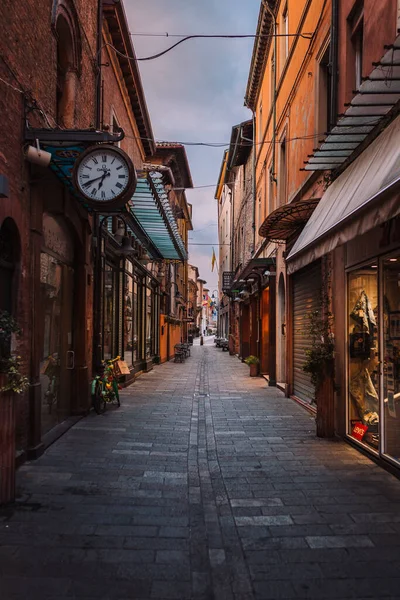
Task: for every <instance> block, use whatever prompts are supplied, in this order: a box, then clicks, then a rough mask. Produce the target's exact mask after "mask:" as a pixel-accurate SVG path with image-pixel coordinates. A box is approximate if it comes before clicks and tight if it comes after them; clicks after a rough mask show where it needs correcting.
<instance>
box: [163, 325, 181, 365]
mask: <svg viewBox="0 0 400 600" xmlns="http://www.w3.org/2000/svg"><path fill="white" fill-rule="evenodd" d="M165 318H166V316H165V315H160V360H161V362H162V363H163V362H166V360H167V341H168V328H169V357H170V359H171V358H173V356H174V346H175V344H180V342H181V331H182V326H181V325H172V324H171V323H166V322H165Z"/></svg>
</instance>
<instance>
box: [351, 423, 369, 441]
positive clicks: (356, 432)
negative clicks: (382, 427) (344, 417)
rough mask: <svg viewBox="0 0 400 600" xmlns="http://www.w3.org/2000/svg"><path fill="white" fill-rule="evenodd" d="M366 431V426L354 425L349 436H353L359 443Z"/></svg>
mask: <svg viewBox="0 0 400 600" xmlns="http://www.w3.org/2000/svg"><path fill="white" fill-rule="evenodd" d="M367 430H368V427H367V425H363V424H362V423H355V424H354V427H353V430H352V432H351V435H352V436H353V438H355V439H356V440H358V441H359V442H361V440H362V439H363V437H364V435H365V433H366V431H367Z"/></svg>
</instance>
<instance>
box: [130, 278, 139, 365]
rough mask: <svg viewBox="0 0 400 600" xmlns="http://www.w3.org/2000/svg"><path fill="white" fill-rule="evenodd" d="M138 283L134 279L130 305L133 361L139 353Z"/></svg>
mask: <svg viewBox="0 0 400 600" xmlns="http://www.w3.org/2000/svg"><path fill="white" fill-rule="evenodd" d="M138 298H139V296H138V283H137V281H136V279H135V280H134V282H133V305H132V309H133V310H132V325H133V332H132V346H133V362H134V363H135V362H136V361H137V360H138V358H139V354H138V348H139V341H138V340H139V338H138V336H139V321H138V316H139V305H138Z"/></svg>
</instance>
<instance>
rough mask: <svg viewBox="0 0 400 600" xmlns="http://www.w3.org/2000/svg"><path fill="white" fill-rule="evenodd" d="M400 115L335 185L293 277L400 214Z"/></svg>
mask: <svg viewBox="0 0 400 600" xmlns="http://www.w3.org/2000/svg"><path fill="white" fill-rule="evenodd" d="M399 183H400V117H397V118H396V119H395V121H393V123H391V124H390V125H389V126H388V127H387V129H385V131H383V133H381V135H380V136H379V137H378V138H377V139H376V140H374V141H373V142H372V144H371V145H370V146H368V147H367V148H366V150H364V152H363V153H362V154H361V155H360V156H359V157H358V158H357V159H356V160H355V161H354V162H353V163H352V164H351V165H350V166H349V167H348V168H347V169H346V170H345V171H344V172H343V173H342V174H341V175H340V176H339V177H338V178H337V179H336V180H335V181H334V182H333V183H332V185H331V186H330V187H329V188H328V189H327V191H326V192H325V194H324V195H323V196H322V198H321V200H320V202H319V204H318V206H317V208H316V209H315V211H314V213H313V214H312V215H311V217H310V219H309V221H308V222H307V225H306V226H305V228H304V229H303V231H302V233H301V234H300V236H299V239H298V240H297V242H296V243H295V245H294V246H293V248H292V250H291V252H290V254H289V256H288V258H287V261H288V273H294V272H295V271H298V270H299V269H301V268H303V267H305V266H306V265H308V264H309V263H311V262H313V261H314V260H317V259H318V258H320V257H321V256H323V255H324V254H327V253H328V252H331V251H332V250H333V249H334V248H336V247H337V246H340V245H342V244H345V243H346V242H348V241H350V240H352V239H353V238H355V237H356V236H358V235H361V234H363V233H366V232H367V231H369V230H370V229H372V228H373V227H375V226H376V225H380V224H382V223H385V222H386V221H387V220H388V219H391V218H393V217H395V216H397V215H398V214H400V185H399Z"/></svg>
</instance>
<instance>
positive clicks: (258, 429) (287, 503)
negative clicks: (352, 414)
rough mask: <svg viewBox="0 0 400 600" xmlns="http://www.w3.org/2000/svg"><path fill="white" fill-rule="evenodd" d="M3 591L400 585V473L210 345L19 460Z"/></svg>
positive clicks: (351, 593) (221, 592)
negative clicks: (319, 427) (323, 430)
mask: <svg viewBox="0 0 400 600" xmlns="http://www.w3.org/2000/svg"><path fill="white" fill-rule="evenodd" d="M18 491H19V501H18V504H17V506H16V507H14V508H12V509H9V510H8V511H7V512H4V511H3V512H2V513H1V517H0V519H1V521H0V527H1V529H0V531H1V535H0V543H1V548H0V598H1V600H14V599H15V600H17V599H18V600H26V599H28V598H29V600H47V599H52V600H56V599H59V598H77V599H79V600H84V599H87V600H89V599H93V600H94V599H96V600H130V599H133V598H141V599H143V600H145V599H151V598H154V599H159V600H161V599H165V600H166V599H170V598H175V599H178V600H184V599H189V598H192V599H194V600H200V599H204V600H206V599H207V600H208V599H210V600H211V599H216V600H220V599H221V600H222V599H223V600H231V599H236V600H250V599H257V600H261V599H264V598H265V599H279V598H288V599H289V598H316V599H321V598H335V599H344V598H373V599H378V598H400V502H399V500H400V482H399V481H398V480H397V479H396V478H394V477H393V476H391V475H390V474H388V473H386V472H385V471H384V470H382V469H381V468H380V467H378V466H376V465H375V464H374V463H373V462H372V461H371V460H369V459H368V458H366V457H364V456H363V455H361V454H360V453H359V452H357V451H356V450H354V449H352V448H351V447H350V446H348V445H347V444H345V443H343V442H339V441H336V442H333V441H323V440H319V439H317V438H316V437H315V423H314V420H313V418H312V417H311V416H310V415H309V414H308V413H307V412H306V411H304V409H302V408H301V407H299V406H298V405H296V404H295V403H294V402H293V401H291V400H289V399H286V398H284V396H283V394H281V393H280V392H279V391H277V390H276V389H274V388H268V387H267V385H266V382H265V381H264V379H262V378H255V379H250V377H249V374H248V367H247V366H246V365H244V364H241V363H240V362H239V361H238V360H237V358H235V357H230V356H229V355H228V353H225V352H221V350H218V349H216V348H214V346H213V344H212V341H211V338H210V339H208V340H207V343H206V345H205V346H204V347H200V346H195V347H193V348H192V356H191V358H189V359H187V360H186V362H185V363H184V364H175V363H173V362H170V363H168V364H165V365H162V366H159V367H156V368H155V369H154V370H153V371H152V372H150V373H148V374H145V375H143V376H141V377H140V378H139V379H138V380H137V381H136V382H135V383H134V384H133V385H132V386H131V387H130V388H128V389H125V390H124V391H123V392H122V405H121V408H120V409H116V410H112V409H110V410H109V411H108V412H107V413H106V414H105V415H103V416H96V415H94V414H90V415H89V416H88V417H86V418H85V419H82V420H81V421H79V422H78V424H77V425H76V426H75V427H73V428H72V429H71V430H69V431H68V432H67V433H66V434H65V435H64V436H63V437H62V438H61V439H59V440H58V441H57V442H56V443H55V444H53V445H52V446H51V447H50V448H49V449H48V450H47V452H46V453H45V454H44V455H43V456H42V457H41V458H40V459H39V460H37V461H36V462H32V463H28V464H26V465H24V466H23V467H22V468H21V469H20V470H19V473H18Z"/></svg>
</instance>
